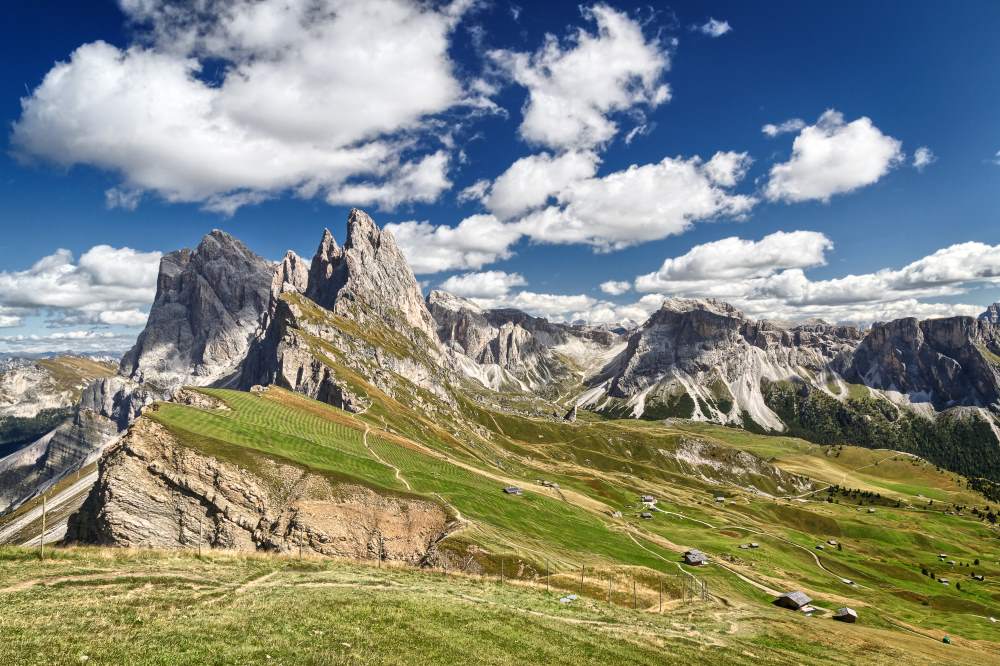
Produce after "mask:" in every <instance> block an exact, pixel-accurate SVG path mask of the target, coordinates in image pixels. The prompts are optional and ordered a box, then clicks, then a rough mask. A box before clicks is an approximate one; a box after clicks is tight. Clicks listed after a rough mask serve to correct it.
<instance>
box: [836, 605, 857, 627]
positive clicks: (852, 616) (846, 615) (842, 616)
mask: <svg viewBox="0 0 1000 666" xmlns="http://www.w3.org/2000/svg"><path fill="white" fill-rule="evenodd" d="M833 619H834V620H836V621H837V622H849V623H851V624H854V623H855V622H857V621H858V611H856V610H854V609H853V608H848V607H847V606H844V607H843V608H838V609H837V612H836V613H834V614H833Z"/></svg>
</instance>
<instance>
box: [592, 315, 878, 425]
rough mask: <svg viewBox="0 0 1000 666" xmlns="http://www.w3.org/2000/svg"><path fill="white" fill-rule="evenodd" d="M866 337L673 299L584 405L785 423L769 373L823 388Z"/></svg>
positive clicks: (845, 330)
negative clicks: (772, 398) (765, 387)
mask: <svg viewBox="0 0 1000 666" xmlns="http://www.w3.org/2000/svg"><path fill="white" fill-rule="evenodd" d="M860 340H861V333H860V332H859V331H858V330H857V329H855V328H853V327H840V326H829V325H823V324H810V325H805V326H801V327H793V328H784V327H781V326H778V325H776V324H772V323H770V322H766V321H754V320H751V319H748V318H747V317H745V316H744V315H743V313H741V312H740V311H739V310H737V309H736V308H734V307H733V306H731V305H729V304H727V303H722V302H719V301H712V300H707V301H702V300H689V299H669V300H667V301H665V302H664V304H663V306H662V307H661V308H660V310H658V311H657V312H655V313H653V315H652V316H650V318H649V319H648V320H647V321H646V322H645V324H643V325H642V326H641V327H640V328H639V329H638V330H637V331H636V332H635V333H633V334H632V335H631V337H630V338H629V340H628V345H627V347H626V348H625V350H624V351H623V352H622V353H621V354H620V355H619V357H618V358H617V359H616V360H615V362H614V363H613V364H612V365H611V366H609V368H608V369H607V370H606V371H605V372H604V373H602V374H600V375H598V376H597V377H595V378H594V379H593V380H591V386H592V389H591V390H590V391H588V392H586V393H584V394H583V396H581V399H580V404H581V405H587V406H592V407H597V408H602V407H607V406H608V405H612V404H613V405H614V407H615V409H617V410H618V411H621V412H622V413H627V414H631V415H632V416H636V417H639V416H644V415H645V416H650V415H654V414H656V415H663V416H680V417H685V418H695V419H700V420H709V421H716V422H719V423H733V424H737V425H738V424H741V423H744V422H745V421H746V419H747V418H749V419H752V420H753V422H754V423H756V424H757V425H759V426H763V427H766V428H769V429H771V430H778V431H780V430H783V428H784V425H783V423H782V422H781V419H780V418H778V416H777V415H776V414H775V413H774V412H773V411H772V410H771V409H770V408H769V407H768V406H767V404H766V402H765V400H764V396H763V394H762V391H761V383H762V381H763V380H769V381H781V380H788V379H796V380H799V381H803V382H806V383H808V384H810V385H814V386H816V387H817V388H823V389H825V387H826V386H827V384H828V382H831V381H835V380H836V369H837V368H838V367H839V366H840V365H841V364H843V363H844V359H845V358H849V356H850V354H851V353H852V351H853V349H854V348H855V347H856V346H857V344H858V343H859V342H860Z"/></svg>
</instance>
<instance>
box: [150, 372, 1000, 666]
mask: <svg viewBox="0 0 1000 666" xmlns="http://www.w3.org/2000/svg"><path fill="white" fill-rule="evenodd" d="M205 392H206V393H208V394H210V395H212V396H214V397H216V398H218V399H220V400H222V401H224V402H225V403H226V405H227V406H228V407H229V409H226V410H201V409H196V408H193V407H187V406H182V405H176V404H162V405H160V406H159V407H158V408H157V409H156V411H154V412H152V414H151V416H152V418H154V419H156V420H157V421H159V422H160V423H162V424H164V425H165V426H167V427H168V429H169V430H170V431H171V432H173V433H174V434H175V436H176V437H177V438H178V439H180V440H181V441H182V442H184V443H185V444H187V445H189V446H193V447H196V448H199V449H201V450H204V451H206V452H209V453H212V454H213V455H217V456H222V457H228V458H235V459H236V460H237V461H239V460H240V456H241V455H245V453H246V452H247V451H251V450H252V451H254V452H256V453H257V454H264V455H267V456H274V457H278V458H281V459H283V460H287V461H292V462H295V463H298V464H301V465H304V466H307V467H309V468H311V469H314V470H318V471H322V472H324V473H326V474H329V475H331V476H333V477H335V478H342V479H349V480H352V481H356V482H362V483H364V484H366V485H369V486H370V487H373V488H375V489H378V490H380V491H381V492H387V493H405V494H415V495H420V496H423V497H426V498H428V499H432V500H434V501H438V502H441V503H443V504H446V505H447V506H448V507H450V508H451V509H452V510H453V511H454V512H455V513H457V514H458V515H460V516H461V517H462V518H463V519H464V520H465V521H466V526H465V528H464V529H462V530H460V531H458V532H457V533H455V534H453V535H452V536H450V537H449V538H448V539H447V540H446V541H445V542H444V543H443V547H444V548H443V549H444V553H445V555H446V559H447V561H449V562H450V566H451V567H452V568H453V569H455V568H465V569H468V570H476V571H485V572H487V573H497V572H498V571H499V568H500V566H501V562H503V565H504V566H505V572H506V575H507V576H514V577H516V578H518V579H520V580H522V581H526V582H530V581H534V582H539V581H541V580H542V579H543V576H544V572H545V568H546V566H547V567H549V568H550V569H551V571H553V572H554V575H553V580H554V581H555V582H556V583H558V584H560V585H564V586H569V587H575V586H577V585H578V584H579V583H578V582H576V583H574V581H578V578H579V573H580V568H581V566H583V567H585V569H584V574H585V580H584V586H583V592H584V595H585V596H587V597H589V598H591V599H592V600H593V601H599V600H602V599H605V597H606V585H607V581H608V579H609V578H611V579H612V582H613V584H614V586H615V587H616V589H618V593H617V595H616V596H615V601H616V603H618V604H619V605H627V604H628V602H629V599H628V595H623V594H622V592H623V590H622V588H623V587H624V586H625V585H626V584H627V581H629V580H631V579H633V578H634V579H635V580H636V581H637V583H636V584H637V590H638V595H639V596H640V598H643V599H647V600H648V599H650V598H653V597H654V596H655V594H656V593H657V591H658V588H659V586H660V584H661V583H662V584H663V585H664V589H665V591H666V592H665V594H666V595H667V597H668V598H671V599H679V598H680V597H681V596H682V590H683V588H684V581H685V578H686V577H687V576H689V575H694V576H697V578H698V579H699V580H700V581H703V582H704V583H705V584H706V585H707V587H708V590H709V594H710V595H711V597H712V598H713V599H714V601H712V602H710V604H709V605H710V606H711V608H713V609H714V610H718V609H720V608H728V609H734V610H735V609H738V610H739V611H740V612H743V613H748V614H750V615H753V616H756V615H758V614H765V615H766V616H768V617H771V616H772V615H773V612H775V611H772V607H771V606H770V601H771V600H772V598H773V596H774V594H775V593H778V592H781V591H786V590H791V589H802V590H805V591H806V592H807V593H808V594H809V595H810V596H812V597H813V598H814V599H815V600H816V604H817V605H818V606H819V607H820V608H821V609H823V610H822V611H821V612H820V615H821V616H826V617H817V618H813V619H812V620H807V619H805V618H802V621H804V622H810V621H811V622H813V623H823V624H824V625H825V626H827V630H826V631H830V632H832V633H833V634H838V633H841V632H843V631H847V630H846V629H844V628H843V625H841V624H839V623H838V624H836V625H834V627H833V628H831V627H830V625H831V624H832V621H831V620H829V619H828V615H829V611H832V610H835V609H836V608H838V607H840V606H843V605H849V606H851V607H853V608H856V609H858V610H859V612H860V613H861V618H862V619H861V624H862V625H863V626H864V627H866V628H868V629H871V630H876V629H877V630H880V631H885V632H893V633H894V634H896V635H897V637H898V640H902V641H907V642H909V641H915V642H916V643H919V644H924V643H927V644H933V643H936V642H938V641H940V640H941V639H942V638H943V637H944V636H945V635H948V636H949V637H950V638H951V639H952V640H954V641H955V642H956V643H962V644H963V645H965V646H966V647H969V648H970V649H975V650H984V651H986V652H989V651H994V650H997V649H1000V644H998V643H997V642H996V641H997V628H996V624H994V623H993V622H991V621H990V617H1000V602H998V599H1000V585H998V583H1000V548H998V541H997V532H996V529H995V528H994V527H993V526H992V525H991V524H990V523H989V521H988V520H986V519H985V515H986V510H987V507H986V502H985V500H984V499H983V498H982V497H981V496H978V495H977V494H976V493H974V492H972V491H970V490H969V489H968V488H966V487H965V486H964V484H963V483H962V480H961V478H960V477H957V476H955V475H954V474H950V473H945V472H941V471H939V470H937V468H935V467H934V466H933V465H930V464H928V463H926V462H924V461H921V460H919V459H916V458H914V457H912V456H909V455H906V454H900V453H896V452H891V451H874V450H870V449H861V448H855V447H839V446H838V447H823V446H818V445H815V444H810V443H808V442H804V441H802V440H798V439H794V438H778V437H765V436H759V435H753V434H751V433H747V432H745V431H742V430H736V429H732V428H725V427H721V426H711V425H706V424H699V423H692V422H687V421H677V422H670V423H666V424H665V423H649V422H637V421H632V420H628V421H600V420H592V419H589V418H582V419H581V420H580V421H579V422H577V423H575V424H569V423H565V422H562V421H556V420H551V419H550V420H543V419H532V418H526V417H523V416H515V415H512V414H510V413H500V412H491V411H488V410H485V409H484V408H482V407H481V406H473V405H466V406H464V409H465V410H466V414H467V415H468V417H469V419H470V420H472V421H475V422H479V423H481V424H482V427H481V428H478V429H477V428H471V429H470V428H468V427H466V428H464V429H463V428H461V427H459V425H458V424H444V426H442V425H438V424H437V423H432V422H430V421H429V420H425V419H424V417H422V416H421V415H419V414H415V413H413V412H409V411H407V410H404V409H393V406H392V403H391V402H387V403H376V404H375V405H374V406H373V408H372V409H371V410H369V411H368V412H367V413H365V414H363V415H352V414H348V413H346V412H343V411H340V410H337V409H335V408H332V407H329V406H327V405H324V404H321V403H317V402H314V401H311V400H308V399H307V398H304V397H302V396H300V395H298V394H294V393H290V392H287V391H283V390H281V389H277V388H273V387H272V388H271V389H269V390H268V391H267V392H265V393H260V394H250V393H239V392H234V391H225V390H205ZM387 400H391V399H388V398H387ZM692 442H697V443H699V445H700V446H702V447H708V448H703V449H702V450H705V451H709V452H710V455H712V456H714V458H712V459H710V460H706V461H703V462H704V465H702V466H692V465H693V463H691V462H690V461H688V462H685V460H684V459H681V458H677V457H672V456H676V455H677V452H678V451H679V450H682V449H684V447H685V446H689V445H690V444H691V443H692ZM738 451H747V452H751V453H753V454H755V455H756V456H757V457H758V458H757V459H758V460H759V462H760V464H764V465H765V466H766V465H769V464H770V465H773V466H774V467H775V468H777V469H781V470H785V471H787V472H789V473H795V474H799V475H803V476H805V477H809V478H810V479H812V483H811V484H810V485H809V486H808V488H809V489H808V490H806V491H803V492H801V493H796V494H794V495H789V496H779V495H775V494H773V493H772V492H769V491H768V490H767V489H766V488H762V486H767V483H766V481H767V480H766V479H764V480H761V479H759V478H756V477H752V476H746V475H743V474H741V470H739V469H738V464H739V463H738V461H739V460H740V459H738V458H734V455H735V453H736V452H738ZM247 460H250V458H249V457H248V458H247ZM765 461H768V462H765ZM695 462H698V461H695ZM248 464H249V463H248ZM536 479H546V480H548V481H552V482H555V483H558V485H559V486H560V487H559V488H558V489H553V488H549V487H543V486H541V485H538V484H537V483H536ZM510 483H514V484H517V485H520V486H522V487H523V488H524V489H525V491H526V492H525V494H524V495H523V496H520V497H511V496H507V495H504V494H503V493H502V492H501V488H502V487H503V486H504V485H507V484H510ZM834 486H836V487H838V488H840V489H843V490H842V491H841V492H836V493H834V492H832V491H833V487H834ZM852 491H860V492H852ZM640 493H652V494H654V495H656V496H657V497H658V498H659V502H658V504H657V507H656V509H655V510H654V511H653V515H654V517H653V519H652V520H641V519H640V518H639V515H638V514H639V512H640V510H641V509H640V507H639V506H638V505H637V504H636V499H637V496H638V494H640ZM717 496H722V497H724V498H725V501H723V502H717V501H716V500H715V498H716V497H717ZM956 505H957V506H956ZM958 507H964V508H961V510H960V511H959V508H958ZM973 507H975V509H976V513H973V511H972V509H973ZM615 511H620V512H621V517H615V516H614V515H612V514H613V512H615ZM830 539H833V540H835V541H837V542H839V543H840V544H841V545H840V547H839V548H837V547H836V546H831V545H829V544H827V543H826V542H827V540H830ZM750 541H754V542H757V543H759V544H760V546H761V547H760V548H759V549H754V550H749V549H741V548H740V545H742V544H746V543H748V542H750ZM817 545H823V550H818V549H817V548H816V546H817ZM689 547H697V548H700V549H702V550H704V551H706V552H707V553H709V555H710V557H711V558H712V563H711V564H710V565H708V566H707V567H701V568H692V567H687V566H685V565H683V564H681V563H680V553H682V552H683V550H685V549H686V548H689ZM939 553H946V554H947V556H948V557H947V558H946V559H945V560H944V561H941V560H939V559H938V557H937V556H938V554H939ZM949 560H954V561H955V564H954V565H951V564H949V563H948V561H949ZM976 560H978V561H979V562H978V564H977V563H976ZM470 562H471V563H473V565H474V566H473V567H471V568H470V567H469V564H470ZM972 573H976V574H982V575H984V576H985V578H986V580H985V581H982V582H980V581H975V580H973V579H972V576H971V574H972ZM939 578H948V579H949V581H950V582H949V585H947V586H946V585H944V584H942V583H941V582H940V581H939V580H938V579H939ZM843 579H850V580H851V581H852V583H850V584H848V583H845V582H844V580H843ZM956 583H958V584H957V585H956ZM959 587H960V588H961V589H959ZM713 612H714V611H713ZM782 613H784V614H782ZM788 616H791V617H788ZM778 617H780V618H782V619H783V620H785V619H787V620H788V621H794V622H798V621H799V620H800V618H798V617H797V616H795V614H793V613H790V612H784V611H782V612H779V615H778ZM793 618H794V619H793ZM827 623H830V624H827ZM855 630H857V629H856V628H852V629H851V631H855ZM880 640H881V639H880ZM778 645H779V644H778V643H776V644H775V646H776V647H777V646H778Z"/></svg>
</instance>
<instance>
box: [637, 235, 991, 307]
mask: <svg viewBox="0 0 1000 666" xmlns="http://www.w3.org/2000/svg"><path fill="white" fill-rule="evenodd" d="M832 249H833V244H832V243H831V242H830V240H829V239H828V238H826V236H824V235H823V234H819V233H816V232H809V231H794V232H787V233H786V232H777V233H775V234H771V235H769V236H765V237H764V238H762V239H761V240H759V241H750V240H744V239H740V238H726V239H722V240H720V241H713V242H711V243H705V244H702V245H698V246H695V247H694V248H692V249H691V250H690V251H689V252H687V253H686V254H684V255H681V256H679V257H672V258H668V259H666V260H665V261H664V262H663V265H662V266H661V267H660V269H659V270H658V271H656V272H654V273H648V274H645V275H640V276H639V277H638V278H637V279H636V288H637V289H638V290H639V291H644V292H651V293H657V294H663V295H666V296H685V297H699V298H707V297H711V298H719V299H722V300H727V301H729V302H731V303H733V304H734V305H736V306H737V307H740V308H741V309H743V310H744V311H746V312H747V313H749V314H751V315H754V316H758V317H767V318H774V319H789V320H795V319H806V318H812V317H820V318H824V319H827V320H831V321H842V322H854V323H867V322H871V321H875V320H887V319H894V318H897V317H902V316H915V317H938V316H950V315H959V314H961V315H976V314H979V313H980V312H982V310H983V307H982V306H976V305H969V304H962V303H952V302H943V301H941V302H932V301H930V302H929V299H949V301H950V300H954V299H955V298H956V297H960V296H962V295H964V294H967V293H969V291H970V290H971V289H973V288H975V287H977V286H982V285H997V284H1000V245H997V246H991V245H988V244H985V243H979V242H968V243H958V244H955V245H951V246H949V247H946V248H942V249H940V250H938V251H937V252H934V253H933V254H930V255H927V256H925V257H922V258H920V259H917V260H916V261H913V262H911V263H909V264H907V265H905V266H903V267H902V268H898V269H892V268H884V269H881V270H877V271H874V272H871V273H861V274H850V275H844V276H841V277H835V278H829V279H824V280H813V279H811V278H810V277H809V276H808V275H806V270H808V269H810V268H814V267H817V266H822V265H825V264H826V262H827V254H828V253H829V252H830V251H832Z"/></svg>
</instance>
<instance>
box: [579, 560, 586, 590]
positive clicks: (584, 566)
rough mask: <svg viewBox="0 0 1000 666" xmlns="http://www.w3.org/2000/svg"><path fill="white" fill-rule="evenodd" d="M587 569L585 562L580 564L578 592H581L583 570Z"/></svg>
mask: <svg viewBox="0 0 1000 666" xmlns="http://www.w3.org/2000/svg"><path fill="white" fill-rule="evenodd" d="M586 569H587V565H586V564H581V565H580V592H579V593H580V594H583V572H584V571H585V570H586Z"/></svg>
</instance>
